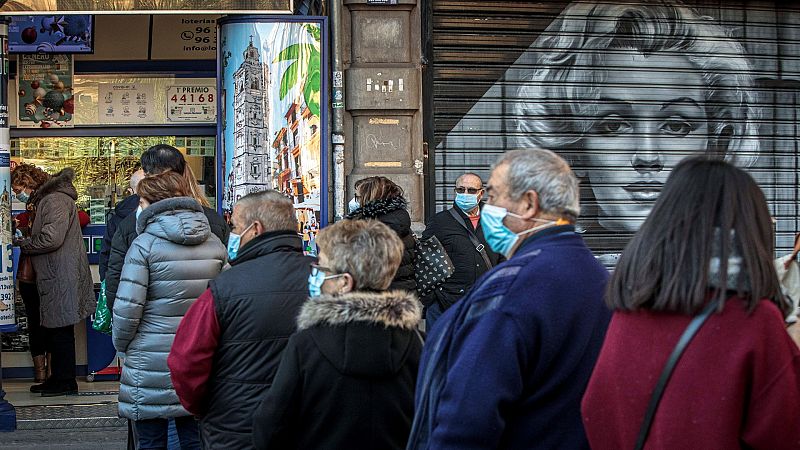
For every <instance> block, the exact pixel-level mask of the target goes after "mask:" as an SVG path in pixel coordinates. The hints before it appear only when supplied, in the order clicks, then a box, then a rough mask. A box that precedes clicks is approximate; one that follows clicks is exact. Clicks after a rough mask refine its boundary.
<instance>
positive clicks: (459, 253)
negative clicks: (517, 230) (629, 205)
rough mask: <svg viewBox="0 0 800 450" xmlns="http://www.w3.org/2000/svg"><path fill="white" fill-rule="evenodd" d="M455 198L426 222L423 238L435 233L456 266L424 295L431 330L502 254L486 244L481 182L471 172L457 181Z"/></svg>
mask: <svg viewBox="0 0 800 450" xmlns="http://www.w3.org/2000/svg"><path fill="white" fill-rule="evenodd" d="M455 192H456V198H455V202H454V205H453V207H452V208H450V209H447V210H444V211H442V212H440V213H438V214H436V215H435V216H433V218H432V219H431V220H430V221H429V222H428V226H427V228H426V229H425V232H424V233H423V239H424V238H428V237H430V236H431V235H435V236H436V237H437V238H438V239H439V241H440V242H441V243H442V245H443V246H444V248H445V250H447V254H448V256H450V260H451V261H452V262H453V266H455V271H454V272H453V274H452V275H451V276H450V277H449V278H448V279H447V280H446V281H445V282H444V283H443V284H442V285H440V286H439V287H437V288H436V289H435V290H434V291H433V292H432V293H430V294H428V295H427V296H425V298H423V299H422V300H423V303H424V304H425V306H426V307H427V311H426V313H425V327H426V328H427V329H431V327H433V323H434V322H435V321H436V319H438V318H439V316H441V315H442V313H443V312H444V311H445V310H446V309H447V308H449V307H450V306H452V305H453V304H454V303H455V302H457V301H458V300H459V299H461V297H463V296H465V295H466V294H467V292H469V290H470V288H472V285H473V284H475V281H477V280H478V278H480V276H481V275H483V274H484V273H486V272H487V271H488V270H489V269H491V268H492V267H493V266H495V265H496V264H497V263H498V262H499V261H500V260H501V258H502V256H500V255H498V254H497V253H495V252H493V251H492V250H491V249H490V248H489V245H488V244H487V243H486V238H485V237H484V236H483V229H482V228H481V223H480V214H481V200H482V199H483V194H484V191H483V181H481V177H479V176H478V175H476V174H474V173H465V174H464V175H461V176H460V177H458V179H457V180H456V187H455Z"/></svg>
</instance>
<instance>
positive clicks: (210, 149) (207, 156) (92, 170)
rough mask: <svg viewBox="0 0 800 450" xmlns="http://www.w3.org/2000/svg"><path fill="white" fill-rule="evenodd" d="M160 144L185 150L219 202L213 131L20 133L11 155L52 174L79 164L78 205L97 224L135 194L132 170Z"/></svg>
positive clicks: (14, 161)
mask: <svg viewBox="0 0 800 450" xmlns="http://www.w3.org/2000/svg"><path fill="white" fill-rule="evenodd" d="M156 144H169V145H172V146H174V147H176V148H177V149H178V150H180V151H181V152H182V153H183V154H184V156H185V157H186V162H187V163H188V164H189V166H191V168H192V171H193V172H194V174H195V177H196V178H197V182H198V184H200V186H201V187H202V188H203V189H204V192H205V193H206V196H207V197H208V200H209V202H210V203H211V204H212V205H215V204H216V198H215V197H214V196H215V192H216V179H215V177H216V175H215V173H216V172H215V164H214V157H215V154H216V138H215V137H214V136H120V137H19V138H12V139H11V160H12V166H13V165H14V164H19V163H28V164H34V165H36V166H38V167H40V168H41V169H43V170H44V171H46V172H47V173H50V174H55V173H57V172H58V171H60V170H61V169H64V168H66V167H71V168H72V169H74V170H75V182H74V183H75V188H76V190H77V191H78V201H77V205H78V208H79V209H82V210H84V211H86V212H87V213H88V214H89V215H90V217H91V223H92V224H104V223H105V221H106V217H107V215H108V212H109V211H110V210H111V209H113V208H114V206H116V204H117V203H119V202H120V201H122V200H123V199H124V198H126V197H127V196H129V195H131V194H132V193H133V192H132V191H131V189H130V177H131V174H132V173H133V172H134V171H136V170H137V169H138V167H139V157H140V156H141V154H142V152H143V151H145V150H146V149H147V148H149V147H151V146H153V145H156ZM12 208H13V209H14V210H22V209H25V205H23V204H22V203H20V202H17V201H15V202H14V203H13V205H12Z"/></svg>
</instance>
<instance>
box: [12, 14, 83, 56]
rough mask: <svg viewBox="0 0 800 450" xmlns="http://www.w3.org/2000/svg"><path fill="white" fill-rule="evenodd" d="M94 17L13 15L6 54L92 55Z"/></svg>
mask: <svg viewBox="0 0 800 450" xmlns="http://www.w3.org/2000/svg"><path fill="white" fill-rule="evenodd" d="M93 19H94V17H93V16H91V15H88V14H81V15H64V14H56V15H42V16H12V17H11V24H9V26H8V51H9V53H92V52H93V51H94V46H93V43H94V20H93Z"/></svg>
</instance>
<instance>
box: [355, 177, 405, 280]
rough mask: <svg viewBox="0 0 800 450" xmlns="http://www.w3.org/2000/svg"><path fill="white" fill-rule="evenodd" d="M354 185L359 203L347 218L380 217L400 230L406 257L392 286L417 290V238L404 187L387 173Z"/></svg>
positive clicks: (394, 228) (399, 235) (380, 219)
mask: <svg viewBox="0 0 800 450" xmlns="http://www.w3.org/2000/svg"><path fill="white" fill-rule="evenodd" d="M355 188H356V201H357V202H358V203H359V205H360V206H359V208H358V209H356V210H355V211H353V212H352V213H350V214H349V215H348V216H347V217H346V218H347V219H375V220H379V221H381V222H383V223H384V224H386V225H388V226H389V228H391V229H392V230H394V232H395V233H397V236H398V237H399V238H400V240H401V241H402V242H403V259H402V261H401V262H400V267H399V268H398V269H397V274H395V276H394V278H393V279H392V284H391V285H390V286H389V288H390V289H405V290H406V291H409V292H414V291H415V289H416V287H417V284H416V280H415V278H414V242H415V241H414V235H413V234H412V232H411V216H410V215H409V214H408V211H407V210H406V208H407V207H408V203H407V202H406V199H405V198H404V197H403V189H402V188H401V187H400V186H398V185H396V184H395V183H394V182H393V181H392V180H390V179H388V178H386V177H368V178H364V179H363V180H359V181H357V182H356V185H355Z"/></svg>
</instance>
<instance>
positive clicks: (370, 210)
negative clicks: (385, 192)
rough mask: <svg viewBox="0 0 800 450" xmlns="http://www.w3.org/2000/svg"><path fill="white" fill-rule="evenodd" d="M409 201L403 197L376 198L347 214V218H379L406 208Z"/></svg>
mask: <svg viewBox="0 0 800 450" xmlns="http://www.w3.org/2000/svg"><path fill="white" fill-rule="evenodd" d="M407 206H408V202H406V199H404V198H403V197H394V198H389V199H381V200H374V201H371V202H369V203H367V204H366V205H364V206H362V207H360V208H358V209H357V210H355V211H353V212H352V213H350V214H348V215H347V216H346V218H347V219H377V218H378V217H381V216H385V215H386V214H389V213H390V212H392V211H397V210H401V209H402V210H405V209H406V207H407Z"/></svg>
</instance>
